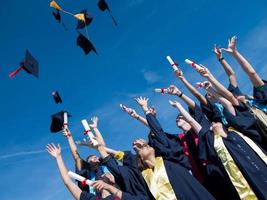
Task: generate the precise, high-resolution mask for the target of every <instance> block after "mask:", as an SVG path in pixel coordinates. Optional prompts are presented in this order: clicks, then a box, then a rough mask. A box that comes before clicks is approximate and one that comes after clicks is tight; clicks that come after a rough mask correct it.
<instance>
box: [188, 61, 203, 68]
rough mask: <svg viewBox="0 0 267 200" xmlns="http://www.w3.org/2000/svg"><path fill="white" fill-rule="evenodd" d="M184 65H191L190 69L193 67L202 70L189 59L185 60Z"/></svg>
mask: <svg viewBox="0 0 267 200" xmlns="http://www.w3.org/2000/svg"><path fill="white" fill-rule="evenodd" d="M185 63H186V64H188V65H191V66H192V67H194V68H195V69H197V70H200V69H203V67H201V66H200V65H198V64H196V63H194V62H193V61H191V60H189V59H185Z"/></svg>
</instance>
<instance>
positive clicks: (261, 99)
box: [253, 80, 267, 105]
mask: <svg viewBox="0 0 267 200" xmlns="http://www.w3.org/2000/svg"><path fill="white" fill-rule="evenodd" d="M263 82H264V85H263V86H260V87H257V88H256V87H254V88H253V97H254V98H255V100H256V101H257V102H258V103H260V104H264V105H267V81H265V80H263Z"/></svg>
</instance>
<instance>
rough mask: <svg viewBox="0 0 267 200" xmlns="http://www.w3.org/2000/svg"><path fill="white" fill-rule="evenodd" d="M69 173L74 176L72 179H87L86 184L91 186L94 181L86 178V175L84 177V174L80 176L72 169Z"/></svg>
mask: <svg viewBox="0 0 267 200" xmlns="http://www.w3.org/2000/svg"><path fill="white" fill-rule="evenodd" d="M68 175H69V176H70V177H71V178H72V179H75V180H77V181H80V182H83V181H85V180H86V181H85V184H86V185H89V186H90V184H92V181H90V180H88V179H86V178H84V177H82V176H80V175H79V174H76V173H74V172H72V171H68Z"/></svg>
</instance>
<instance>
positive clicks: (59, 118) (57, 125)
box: [50, 111, 71, 133]
mask: <svg viewBox="0 0 267 200" xmlns="http://www.w3.org/2000/svg"><path fill="white" fill-rule="evenodd" d="M65 112H66V113H68V112H67V111H60V112H58V113H56V114H53V115H52V116H51V118H52V122H51V125H50V132H51V133H57V132H59V131H61V130H62V128H63V126H64V113H65ZM68 117H71V115H69V113H68Z"/></svg>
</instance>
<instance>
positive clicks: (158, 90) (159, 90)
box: [155, 88, 168, 93]
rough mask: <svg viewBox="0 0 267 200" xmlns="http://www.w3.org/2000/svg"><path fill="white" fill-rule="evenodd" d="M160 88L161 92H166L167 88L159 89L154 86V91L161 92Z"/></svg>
mask: <svg viewBox="0 0 267 200" xmlns="http://www.w3.org/2000/svg"><path fill="white" fill-rule="evenodd" d="M162 90H163V93H168V89H159V88H156V89H155V92H156V93H162Z"/></svg>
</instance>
